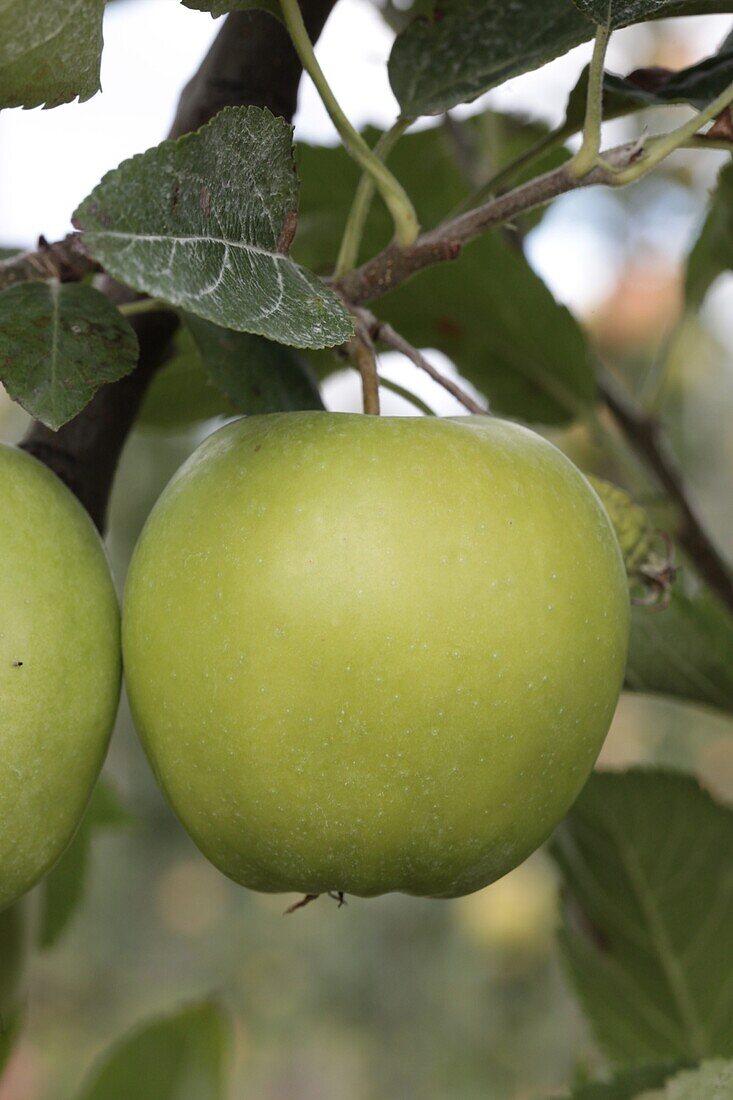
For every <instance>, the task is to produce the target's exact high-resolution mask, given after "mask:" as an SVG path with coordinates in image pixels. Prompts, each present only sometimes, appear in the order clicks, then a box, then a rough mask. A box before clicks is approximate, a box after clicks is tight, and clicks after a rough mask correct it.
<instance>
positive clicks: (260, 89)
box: [0, 0, 335, 531]
mask: <svg viewBox="0 0 733 1100" xmlns="http://www.w3.org/2000/svg"><path fill="white" fill-rule="evenodd" d="M334 3H335V0H303V3H302V7H303V14H304V17H305V21H306V24H307V26H308V29H309V32H310V34H311V36H312V38H313V39H316V38H317V37H318V35H319V34H320V31H321V29H322V27H323V24H324V23H325V21H326V18H327V16H328V14H329V12H330V11H331V8H332V7H333V5H334ZM300 76H301V66H300V62H299V61H298V57H297V55H296V53H295V50H294V49H293V46H292V44H291V42H290V39H289V37H288V35H287V32H286V31H285V29H284V28H283V27H282V25H281V24H280V23H279V22H278V21H277V20H276V19H274V18H273V17H272V16H270V15H268V14H267V13H266V12H262V11H247V12H235V13H233V14H232V15H229V16H228V17H227V19H226V20H225V22H224V24H223V26H222V29H221V30H220V31H219V34H218V35H217V37H216V39H215V41H214V43H213V44H212V46H211V49H210V50H209V52H208V54H207V56H206V58H205V59H204V61H203V62H202V64H201V67H200V68H199V70H198V72H197V73H196V75H195V76H194V77H193V79H192V80H191V81H190V82H189V83H188V84H187V86H186V88H185V89H184V91H183V93H182V95H181V100H180V104H179V107H178V111H177V113H176V117H175V119H174V122H173V125H172V128H171V133H170V136H171V137H178V136H180V135H181V134H183V133H186V132H187V131H189V130H193V129H197V128H198V127H199V126H202V125H203V124H204V123H205V122H207V121H208V120H209V119H210V118H213V116H214V115H215V114H216V113H217V112H218V111H220V110H221V109H222V108H223V107H227V106H241V105H244V104H255V105H256V106H262V107H268V108H269V109H270V110H271V111H273V112H275V113H278V114H281V115H283V116H284V117H286V118H291V117H292V115H293V113H294V111H295V106H296V102H297V95H298V85H299V83H300ZM49 253H50V254H51V255H52V257H53V261H52V262H53V264H54V265H55V266H54V267H53V268H50V267H48V264H49V263H50V262H51V261H50V260H49ZM91 263H92V261H89V260H88V259H86V258H83V253H82V252H81V251H80V244H79V241H78V238H77V236H76V235H74V234H72V236H71V237H69V238H67V239H66V241H63V242H60V243H59V244H57V245H51V246H42V248H41V249H40V250H39V251H38V252H35V253H30V254H26V255H25V256H24V257H23V258H21V259H20V260H11V261H10V264H11V267H12V265H15V267H14V268H13V270H14V272H15V274H14V276H13V277H12V278H11V279H10V281H9V282H7V283H5V284H3V282H2V272H3V271H5V272H7V271H8V265H7V264H5V265H2V266H0V287H2V286H3V285H6V286H7V285H10V282H15V281H17V280H18V279H20V278H24V277H25V278H28V277H31V278H49V277H55V276H56V277H65V278H71V277H72V273H73V271H74V270H75V269H74V264H80V265H82V266H83V267H84V269H83V270H80V271H79V273H78V274H76V276H75V277H77V278H78V277H79V276H80V275H82V274H87V273H88V272H89V271H90V270H95V269H96V267H95V266H94V267H90V266H86V265H89V264H91ZM38 264H40V265H41V267H40V268H39V267H38V266H37V265H38ZM43 265H46V266H43ZM103 289H104V290H105V292H106V293H108V294H109V296H110V297H111V298H113V299H114V300H116V301H124V300H130V299H131V298H134V297H136V295H135V294H134V293H133V292H131V291H129V290H127V289H125V288H122V287H119V286H118V285H117V284H114V283H113V282H112V281H111V280H105V284H104V287H103ZM131 324H132V325H133V328H134V329H135V331H136V333H137V336H138V340H139V342H140V362H139V366H138V367H137V369H136V370H135V371H133V373H132V374H131V375H128V377H127V378H123V379H121V381H119V382H115V383H113V384H111V385H109V386H104V387H102V389H101V390H99V392H98V393H97V394H96V396H95V397H94V400H93V401H92V402H91V403H90V404H89V405H87V407H86V408H85V409H84V411H83V412H81V413H80V414H79V415H78V416H77V417H75V418H74V419H73V420H71V421H69V423H68V424H64V426H63V427H62V428H60V429H59V431H57V432H52V431H50V430H49V429H48V428H46V427H44V425H42V424H39V423H34V424H32V425H31V427H30V429H29V431H28V433H27V435H26V437H25V439H24V440H23V443H22V444H21V446H22V447H23V448H24V449H25V450H27V451H29V452H30V453H31V454H34V455H36V456H37V457H39V458H40V459H41V460H42V461H43V462H45V463H46V465H47V466H49V467H50V468H51V469H52V470H53V471H54V472H55V473H57V474H58V475H59V477H61V478H62V480H63V481H65V482H66V483H67V485H69V486H70V488H71V489H72V491H73V492H74V493H75V494H76V496H77V497H78V498H79V500H81V502H82V503H83V504H84V506H85V507H86V508H87V510H88V511H89V514H90V515H91V517H92V519H93V520H94V523H95V524H96V525H97V527H98V528H99V529H100V531H101V530H104V526H105V522H106V512H107V501H108V498H109V494H110V490H111V487H112V481H113V479H114V474H115V470H116V468H117V462H118V459H119V456H120V453H121V451H122V447H123V446H124V443H125V440H126V438H127V436H128V434H129V432H130V429H131V427H132V425H133V423H134V421H135V417H136V416H137V413H138V410H139V408H140V405H141V403H142V401H143V398H144V396H145V393H146V391H147V388H148V385H149V383H150V380H151V378H152V376H153V374H154V373H155V371H156V370H157V369H158V367H159V366H160V365H161V364H162V363H163V362H164V361H165V359H166V358H167V357H168V356H169V354H170V347H171V337H172V335H173V333H174V331H175V327H176V324H177V322H176V318H175V316H173V315H171V314H170V313H169V312H168V313H166V312H164V311H161V312H153V313H145V314H140V315H138V316H135V317H132V318H131Z"/></svg>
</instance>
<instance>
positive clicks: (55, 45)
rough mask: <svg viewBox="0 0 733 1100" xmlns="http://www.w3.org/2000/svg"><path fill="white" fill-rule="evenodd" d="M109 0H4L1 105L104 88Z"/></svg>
mask: <svg viewBox="0 0 733 1100" xmlns="http://www.w3.org/2000/svg"><path fill="white" fill-rule="evenodd" d="M103 12H104V0H76V2H75V3H69V0H21V2H18V0H0V108H3V107H38V106H40V105H41V104H44V105H45V106H46V107H58V105H59V104H61V103H68V101H69V100H71V99H75V98H76V97H78V98H79V100H80V101H81V100H85V99H89V98H90V97H91V96H93V95H94V94H95V93H96V92H98V91H99V66H100V59H101V56H102V15H103Z"/></svg>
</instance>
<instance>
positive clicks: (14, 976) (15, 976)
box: [0, 897, 31, 1033]
mask: <svg viewBox="0 0 733 1100" xmlns="http://www.w3.org/2000/svg"><path fill="white" fill-rule="evenodd" d="M30 940H31V936H30V914H29V901H28V898H27V897H24V898H21V899H20V900H19V901H16V902H14V903H13V904H12V905H9V906H8V907H7V908H6V909H3V911H2V912H0V1033H2V1030H3V1025H4V1024H5V1023H7V1021H8V1018H9V1016H10V1014H11V1013H12V1012H13V1011H14V1010H15V1009H16V1008H17V1007H18V1003H19V1000H20V991H21V986H22V981H23V975H24V973H25V967H26V963H27V961H28V953H29V950H30Z"/></svg>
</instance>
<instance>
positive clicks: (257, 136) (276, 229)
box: [74, 107, 351, 348]
mask: <svg viewBox="0 0 733 1100" xmlns="http://www.w3.org/2000/svg"><path fill="white" fill-rule="evenodd" d="M290 150H291V130H290V127H289V126H288V125H287V123H285V122H284V121H283V120H282V119H278V118H275V117H274V116H273V115H271V114H270V112H269V111H264V110H260V109H259V108H256V107H241V108H227V109H226V110H224V111H221V112H220V113H219V114H218V115H217V116H216V117H215V118H214V119H213V121H211V122H209V123H208V124H207V125H206V126H204V127H202V129H201V130H199V131H198V132H197V133H195V134H191V135H187V136H186V137H182V138H179V140H178V141H165V142H163V143H162V145H158V146H157V147H156V148H155V149H150V150H149V151H148V152H147V153H142V154H140V155H138V156H136V157H132V158H131V159H130V160H128V161H125V162H124V163H123V164H121V165H120V167H119V168H117V169H115V171H113V172H109V173H108V174H107V175H106V176H105V178H104V179H103V180H102V182H101V183H100V184H99V185H98V186H97V187H96V188H95V189H94V191H93V192H92V194H91V195H90V196H89V197H88V198H87V199H85V200H84V202H83V203H82V204H81V206H80V207H79V209H78V210H77V211H76V214H75V215H74V220H75V223H76V224H77V225H78V226H79V228H81V229H83V230H84V239H85V241H86V243H87V246H88V247H89V248H90V249H91V251H92V252H93V253H94V255H95V256H96V257H97V259H98V260H100V261H101V262H102V263H104V265H105V267H106V268H107V270H108V271H110V272H111V273H112V274H113V275H114V276H115V277H116V278H118V279H121V280H123V281H125V282H127V283H128V284H129V285H130V286H133V287H135V289H136V290H142V291H146V292H147V293H148V294H151V295H153V296H158V297H162V298H165V299H166V300H168V301H170V302H172V303H174V304H175V305H179V306H182V307H183V308H184V309H187V310H188V311H189V312H190V313H193V314H196V315H197V316H199V317H203V318H205V319H206V320H209V321H213V322H214V323H215V324H219V325H224V326H226V327H228V328H233V329H236V330H237V331H239V332H253V333H258V334H259V335H261V336H267V337H269V338H270V339H273V340H278V341H280V342H281V343H286V344H292V345H294V346H296V347H314V348H322V347H328V346H330V345H332V344H337V343H341V342H343V341H344V340H346V339H348V337H349V335H350V333H351V322H350V321H349V318H348V314H347V313H346V311H345V309H344V307H343V305H342V304H341V303H340V302H339V300H338V299H337V298H336V297H335V296H334V295H333V294H331V293H330V292H329V291H328V290H327V289H326V287H324V285H323V284H322V283H321V281H320V280H319V279H316V278H315V276H313V275H311V274H309V273H308V272H307V271H305V270H304V269H303V268H302V267H299V266H298V265H297V264H295V263H294V262H293V261H292V260H291V259H290V258H289V256H288V252H289V250H290V243H291V240H292V237H293V233H294V232H295V224H296V217H297V213H296V212H297V204H298V203H297V188H296V178H295V171H294V168H293V164H292V157H291V152H290Z"/></svg>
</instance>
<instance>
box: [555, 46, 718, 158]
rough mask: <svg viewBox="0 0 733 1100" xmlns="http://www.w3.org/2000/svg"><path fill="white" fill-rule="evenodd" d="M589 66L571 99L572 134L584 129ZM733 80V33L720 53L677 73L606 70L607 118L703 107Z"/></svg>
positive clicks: (567, 121) (567, 124)
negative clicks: (671, 107)
mask: <svg viewBox="0 0 733 1100" xmlns="http://www.w3.org/2000/svg"><path fill="white" fill-rule="evenodd" d="M588 72H589V67H588V66H586V67H585V69H584V70H583V72H582V73H581V74H580V77H579V78H578V83H577V84H576V85H575V87H574V88H573V90H572V92H571V93H570V96H569V98H568V105H567V109H566V113H565V124H564V126H563V132H564V133H565V134H567V135H568V136H569V135H570V134H572V133H576V132H577V131H578V130H581V129H582V128H583V121H584V118H585V103H586V98H587V95H588ZM732 81H733V35H731V36H729V37H728V38H727V39H726V40H725V42H724V43H723V44H722V46H721V47H720V49H719V50H718V52H717V53H716V54H713V55H712V56H711V57H706V58H705V59H704V60H703V61H700V62H698V63H697V64H696V65H690V66H688V67H687V68H686V69H680V70H678V71H677V72H674V71H672V70H671V69H661V68H658V67H655V68H650V69H636V70H634V72H632V73H629V75H628V76H617V75H616V74H615V73H608V72H607V73H604V76H603V117H604V119H606V120H608V119H612V118H619V117H621V116H622V115H628V114H631V113H633V112H634V111H641V110H644V109H645V108H647V107H660V106H667V105H673V104H678V103H689V104H690V105H691V106H692V107H696V108H698V109H702V108H703V107H706V106H707V104H708V103H710V102H711V101H712V100H713V99H715V98H716V96H718V95H719V94H720V93H721V92H722V91H723V90H724V89H725V88H727V86H728V85H729V84H730V83H731V82H732Z"/></svg>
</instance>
